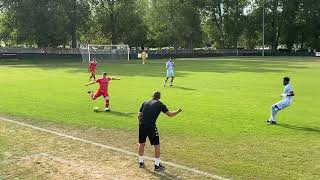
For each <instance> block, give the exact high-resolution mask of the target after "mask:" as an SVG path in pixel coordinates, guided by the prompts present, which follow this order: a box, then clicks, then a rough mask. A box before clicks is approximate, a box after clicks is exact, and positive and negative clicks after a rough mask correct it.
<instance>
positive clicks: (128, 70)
mask: <svg viewBox="0 0 320 180" xmlns="http://www.w3.org/2000/svg"><path fill="white" fill-rule="evenodd" d="M315 61H317V60H316V59H314V58H303V59H301V60H300V59H299V58H297V57H295V58H282V59H281V58H273V59H271V58H266V59H262V58H243V57H242V58H217V59H216V60H215V59H214V58H212V59H209V60H207V59H204V60H183V59H177V60H176V61H175V62H176V66H177V67H176V75H177V77H184V76H188V74H189V73H191V72H216V73H233V72H256V73H265V72H285V71H288V70H291V69H306V68H309V67H308V66H304V65H303V64H297V63H299V62H315ZM317 62H318V61H317ZM165 63H166V61H165V60H152V61H150V62H149V63H148V64H145V65H141V64H140V63H139V62H138V61H137V60H132V61H130V62H127V61H114V60H112V61H106V62H103V63H99V64H98V67H97V74H100V73H101V72H102V71H107V72H108V73H109V74H111V75H115V76H149V77H164V76H165V71H166V70H165ZM0 65H2V66H9V67H14V68H41V69H45V70H55V69H60V70H64V69H65V70H66V72H68V73H86V72H87V69H88V67H87V63H82V62H81V61H80V60H61V59H59V60H46V59H44V60H19V61H10V60H2V61H0ZM182 88H183V87H182ZM185 90H187V89H185Z"/></svg>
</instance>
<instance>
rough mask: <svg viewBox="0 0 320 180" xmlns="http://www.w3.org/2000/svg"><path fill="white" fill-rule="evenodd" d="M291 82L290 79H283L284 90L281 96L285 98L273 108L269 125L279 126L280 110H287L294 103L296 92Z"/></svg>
mask: <svg viewBox="0 0 320 180" xmlns="http://www.w3.org/2000/svg"><path fill="white" fill-rule="evenodd" d="M289 82H290V78H289V77H284V78H283V85H284V90H283V93H282V94H281V96H282V97H283V100H282V101H279V102H277V103H276V104H274V105H272V106H271V116H270V119H269V120H268V121H267V122H268V123H269V124H277V120H276V115H277V113H278V112H279V111H280V110H283V109H285V108H287V107H288V106H290V105H291V103H292V96H294V92H293V89H292V87H291V85H290V84H289Z"/></svg>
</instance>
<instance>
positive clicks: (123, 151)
mask: <svg viewBox="0 0 320 180" xmlns="http://www.w3.org/2000/svg"><path fill="white" fill-rule="evenodd" d="M0 120H2V121H6V122H11V123H14V124H18V125H21V126H25V127H29V128H31V129H36V130H38V131H42V132H47V133H50V134H55V135H57V136H60V137H64V138H68V139H72V140H75V141H80V142H84V143H88V144H92V145H95V146H98V147H102V148H105V149H110V150H113V151H117V152H121V153H123V154H127V155H131V156H135V157H137V156H138V154H137V153H133V152H130V151H127V150H124V149H120V148H116V147H113V146H109V145H105V144H101V143H96V142H93V141H89V140H85V139H81V138H77V137H74V136H70V135H67V134H63V133H59V132H56V131H52V130H48V129H44V128H40V127H37V126H33V125H30V124H26V123H22V122H19V121H15V120H11V119H7V118H3V117H0ZM145 159H147V160H151V161H153V160H154V158H152V157H148V156H145ZM162 162H163V163H165V164H167V165H169V166H172V167H175V168H178V169H183V170H186V171H189V172H193V173H196V174H199V175H203V176H207V177H211V178H213V179H218V180H229V179H227V178H224V177H221V176H218V175H214V174H211V173H208V172H204V171H200V170H197V169H194V168H190V167H187V166H183V165H179V164H175V163H172V162H168V161H162Z"/></svg>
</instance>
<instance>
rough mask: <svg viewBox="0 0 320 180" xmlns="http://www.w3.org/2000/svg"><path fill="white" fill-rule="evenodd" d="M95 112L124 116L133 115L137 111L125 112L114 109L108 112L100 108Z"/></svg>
mask: <svg viewBox="0 0 320 180" xmlns="http://www.w3.org/2000/svg"><path fill="white" fill-rule="evenodd" d="M95 113H105V114H106V115H108V114H111V115H115V116H122V117H133V115H134V114H136V113H132V112H129V113H124V112H119V111H113V110H111V111H108V112H106V111H101V110H100V111H97V112H95Z"/></svg>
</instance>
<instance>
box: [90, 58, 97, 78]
mask: <svg viewBox="0 0 320 180" xmlns="http://www.w3.org/2000/svg"><path fill="white" fill-rule="evenodd" d="M97 64H98V62H97V61H96V58H93V60H92V61H90V62H89V67H88V72H90V73H91V76H90V79H89V81H91V78H93V79H94V80H96V69H97Z"/></svg>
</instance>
